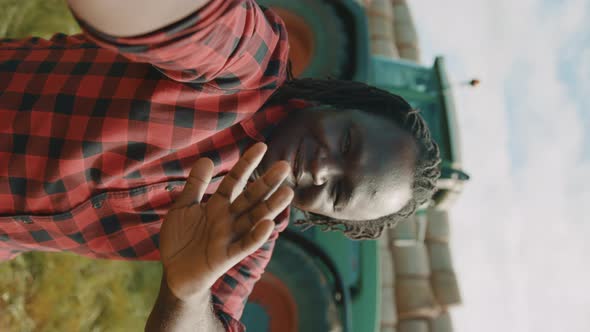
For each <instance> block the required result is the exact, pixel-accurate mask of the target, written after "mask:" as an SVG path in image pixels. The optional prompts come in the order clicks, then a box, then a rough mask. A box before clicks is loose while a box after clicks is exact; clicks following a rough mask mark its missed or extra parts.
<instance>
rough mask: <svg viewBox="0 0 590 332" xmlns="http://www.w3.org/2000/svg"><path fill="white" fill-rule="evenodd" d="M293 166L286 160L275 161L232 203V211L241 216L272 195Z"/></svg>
mask: <svg viewBox="0 0 590 332" xmlns="http://www.w3.org/2000/svg"><path fill="white" fill-rule="evenodd" d="M290 171H291V167H290V166H289V164H288V163H287V162H285V161H279V162H277V163H275V164H274V165H273V166H272V168H271V169H270V170H268V172H266V173H265V174H264V175H263V176H262V177H261V178H260V179H258V180H256V181H255V182H254V183H252V184H250V185H249V186H248V187H247V188H246V190H244V191H243V192H242V193H241V194H240V195H239V196H238V197H237V198H236V199H235V201H234V202H233V203H232V204H231V206H230V211H231V212H232V213H233V214H234V215H236V216H239V215H241V214H242V213H245V212H246V211H248V210H250V209H252V208H253V207H254V206H255V205H256V204H258V203H259V202H260V201H261V200H263V199H265V198H268V197H270V195H272V194H273V193H274V192H275V191H276V190H277V188H278V187H279V185H281V183H283V181H284V180H285V178H286V177H287V176H288V175H289V172H290Z"/></svg>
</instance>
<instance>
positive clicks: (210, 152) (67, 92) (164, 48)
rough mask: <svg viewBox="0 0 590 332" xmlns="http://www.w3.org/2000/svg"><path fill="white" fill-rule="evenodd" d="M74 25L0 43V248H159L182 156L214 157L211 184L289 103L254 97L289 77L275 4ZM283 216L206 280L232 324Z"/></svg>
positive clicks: (95, 251)
mask: <svg viewBox="0 0 590 332" xmlns="http://www.w3.org/2000/svg"><path fill="white" fill-rule="evenodd" d="M80 25H81V26H82V28H83V29H84V30H85V32H86V33H85V34H84V35H75V36H65V35H62V34H58V35H55V36H54V37H53V38H52V39H51V40H43V39H39V38H29V39H26V40H2V41H1V42H0V260H3V259H10V258H12V257H15V256H16V255H18V254H19V253H21V252H27V251H70V252H74V253H77V254H80V255H84V256H89V257H95V258H109V259H129V260H131V259H133V260H158V259H159V251H158V233H159V230H160V226H161V222H162V217H163V216H164V215H165V213H166V212H167V210H168V208H169V207H170V205H171V203H172V202H173V200H174V199H175V197H177V195H178V194H179V193H180V191H181V190H182V187H183V185H184V183H185V179H186V177H187V175H188V172H189V170H190V167H191V166H192V164H193V163H194V162H195V161H196V160H197V159H198V158H200V157H209V158H211V159H212V160H213V162H214V164H215V174H216V177H215V178H214V180H213V182H212V184H211V185H210V186H209V188H208V193H212V192H214V191H215V190H216V187H217V185H218V184H219V179H220V178H222V177H223V175H224V174H225V173H226V172H227V171H228V170H229V169H231V167H232V166H233V165H234V164H235V163H236V161H237V160H238V158H239V156H240V155H241V153H242V152H243V151H244V150H245V149H246V148H247V147H249V146H250V145H252V144H254V143H255V142H256V141H260V140H264V137H265V132H266V131H268V130H269V129H270V128H272V126H273V125H274V124H276V123H277V122H278V121H280V120H281V119H282V118H283V117H284V115H285V114H286V112H287V111H289V109H290V107H289V105H287V107H264V108H262V109H261V107H262V106H263V104H264V102H265V101H266V100H267V98H268V97H269V96H270V95H271V94H272V93H273V92H274V91H275V90H276V88H277V87H278V86H280V85H281V84H282V83H283V81H284V80H285V77H286V63H287V55H288V43H287V37H286V29H285V27H284V25H283V23H282V21H281V20H280V19H279V18H278V16H276V15H275V14H273V13H272V12H270V11H268V10H264V9H261V8H260V7H258V5H256V3H255V2H254V1H253V0H243V1H239V0H212V1H211V2H210V3H209V4H208V5H207V6H206V7H204V8H202V9H201V10H199V11H198V12H195V13H194V14H192V15H190V16H189V17H186V18H185V19H183V20H181V21H179V22H177V23H175V24H173V25H171V26H168V27H167V28H165V29H161V30H158V31H156V32H154V33H150V34H148V35H144V36H140V37H133V38H113V37H110V36H106V35H104V34H101V33H99V32H97V31H94V30H93V29H92V28H91V27H89V26H86V25H85V24H84V22H80ZM293 107H297V105H295V106H293ZM286 216H287V211H285V212H284V213H283V215H282V219H286ZM280 225H281V226H279V227H278V228H277V230H276V231H275V232H274V233H273V235H272V236H271V239H270V240H269V242H268V243H267V244H265V245H264V246H263V247H262V248H261V249H260V250H258V251H257V252H256V253H255V254H253V255H252V256H250V257H248V258H247V259H245V260H244V261H242V262H241V263H239V264H238V265H236V266H235V267H234V268H232V269H231V270H230V271H229V272H228V273H227V274H226V275H225V276H223V278H221V279H220V280H218V282H217V283H216V284H215V286H214V287H213V289H212V294H213V304H214V307H215V309H216V312H217V314H218V316H219V317H220V319H222V321H224V323H225V324H226V326H227V327H228V329H232V330H239V329H242V326H241V325H240V324H239V323H238V322H237V319H238V318H239V317H240V316H241V313H242V310H243V307H244V303H245V300H246V298H247V296H248V295H249V293H250V292H251V290H252V287H253V285H254V283H255V282H256V281H257V280H258V279H259V277H260V275H261V273H262V272H263V271H264V268H265V267H266V264H267V263H268V261H269V259H270V256H271V253H272V249H273V247H274V242H275V240H276V238H277V236H278V232H279V231H281V230H283V229H284V228H285V227H286V222H283V223H281V224H280Z"/></svg>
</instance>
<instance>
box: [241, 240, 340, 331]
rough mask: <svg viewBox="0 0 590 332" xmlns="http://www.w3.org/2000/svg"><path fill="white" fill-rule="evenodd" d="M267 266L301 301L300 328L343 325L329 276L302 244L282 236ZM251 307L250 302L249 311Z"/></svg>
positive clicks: (299, 303) (329, 327)
mask: <svg viewBox="0 0 590 332" xmlns="http://www.w3.org/2000/svg"><path fill="white" fill-rule="evenodd" d="M266 270H267V271H269V272H271V273H272V274H274V275H275V276H276V277H278V278H279V279H281V281H282V282H283V283H284V284H285V285H286V286H287V287H288V288H289V290H290V291H291V294H292V296H293V298H294V299H295V302H296V304H297V310H298V325H299V331H301V332H308V331H331V330H333V328H334V326H339V325H341V323H340V322H339V321H338V319H340V317H339V315H338V311H337V307H336V303H335V301H334V299H333V298H332V291H331V285H330V284H329V283H328V279H327V278H326V276H325V274H324V273H323V272H322V270H321V269H320V268H319V267H318V266H317V264H316V263H315V261H314V259H313V257H310V256H309V255H307V253H306V252H305V251H304V250H303V249H301V248H300V247H299V246H297V245H296V244H294V243H292V242H291V241H288V240H282V239H279V240H278V241H277V243H276V246H275V249H274V253H273V257H272V259H271V261H270V263H269V264H268V266H267V268H266ZM247 311H248V304H246V309H245V315H247ZM245 320H246V321H247V318H246V319H245ZM246 327H248V326H246Z"/></svg>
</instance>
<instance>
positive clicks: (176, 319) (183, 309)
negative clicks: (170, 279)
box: [145, 276, 225, 332]
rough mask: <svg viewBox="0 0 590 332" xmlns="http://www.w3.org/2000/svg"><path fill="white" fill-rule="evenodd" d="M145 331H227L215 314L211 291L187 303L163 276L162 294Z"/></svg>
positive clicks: (159, 295)
mask: <svg viewBox="0 0 590 332" xmlns="http://www.w3.org/2000/svg"><path fill="white" fill-rule="evenodd" d="M145 331H146V332H155V331H205V332H221V331H225V329H224V327H223V325H222V324H221V322H220V321H219V319H217V317H216V316H215V314H214V312H213V308H212V306H211V293H210V291H209V290H206V291H204V292H203V293H202V294H200V295H198V296H195V297H194V299H192V300H190V301H188V302H185V301H182V300H180V299H178V298H177V297H176V296H174V294H173V293H172V292H171V291H170V289H169V288H168V285H167V282H166V280H165V278H164V276H162V283H161V285H160V293H159V294H158V298H157V299H156V303H155V305H154V308H153V309H152V312H151V314H150V316H149V318H148V321H147V323H146V327H145Z"/></svg>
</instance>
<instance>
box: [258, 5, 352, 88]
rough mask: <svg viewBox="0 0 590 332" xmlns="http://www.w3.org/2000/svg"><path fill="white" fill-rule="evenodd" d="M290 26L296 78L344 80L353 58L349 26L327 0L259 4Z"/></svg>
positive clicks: (288, 28)
mask: <svg viewBox="0 0 590 332" xmlns="http://www.w3.org/2000/svg"><path fill="white" fill-rule="evenodd" d="M258 3H260V4H261V5H263V6H265V7H269V8H271V9H272V10H273V11H275V12H276V13H277V14H279V16H281V18H282V19H283V21H284V22H285V24H286V26H287V31H288V34H289V41H290V44H291V55H290V59H291V62H292V63H293V74H294V75H295V76H296V77H315V78H327V77H332V78H342V77H343V75H345V72H344V71H345V68H347V65H348V62H349V61H350V58H351V56H350V55H349V54H348V52H350V50H349V49H348V48H349V44H350V43H349V37H350V36H348V33H347V32H346V28H345V24H346V22H345V21H344V20H343V19H342V17H340V16H339V15H338V11H337V10H336V8H335V7H334V6H333V5H332V4H331V3H330V1H326V0H297V1H293V0H259V1H258Z"/></svg>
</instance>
